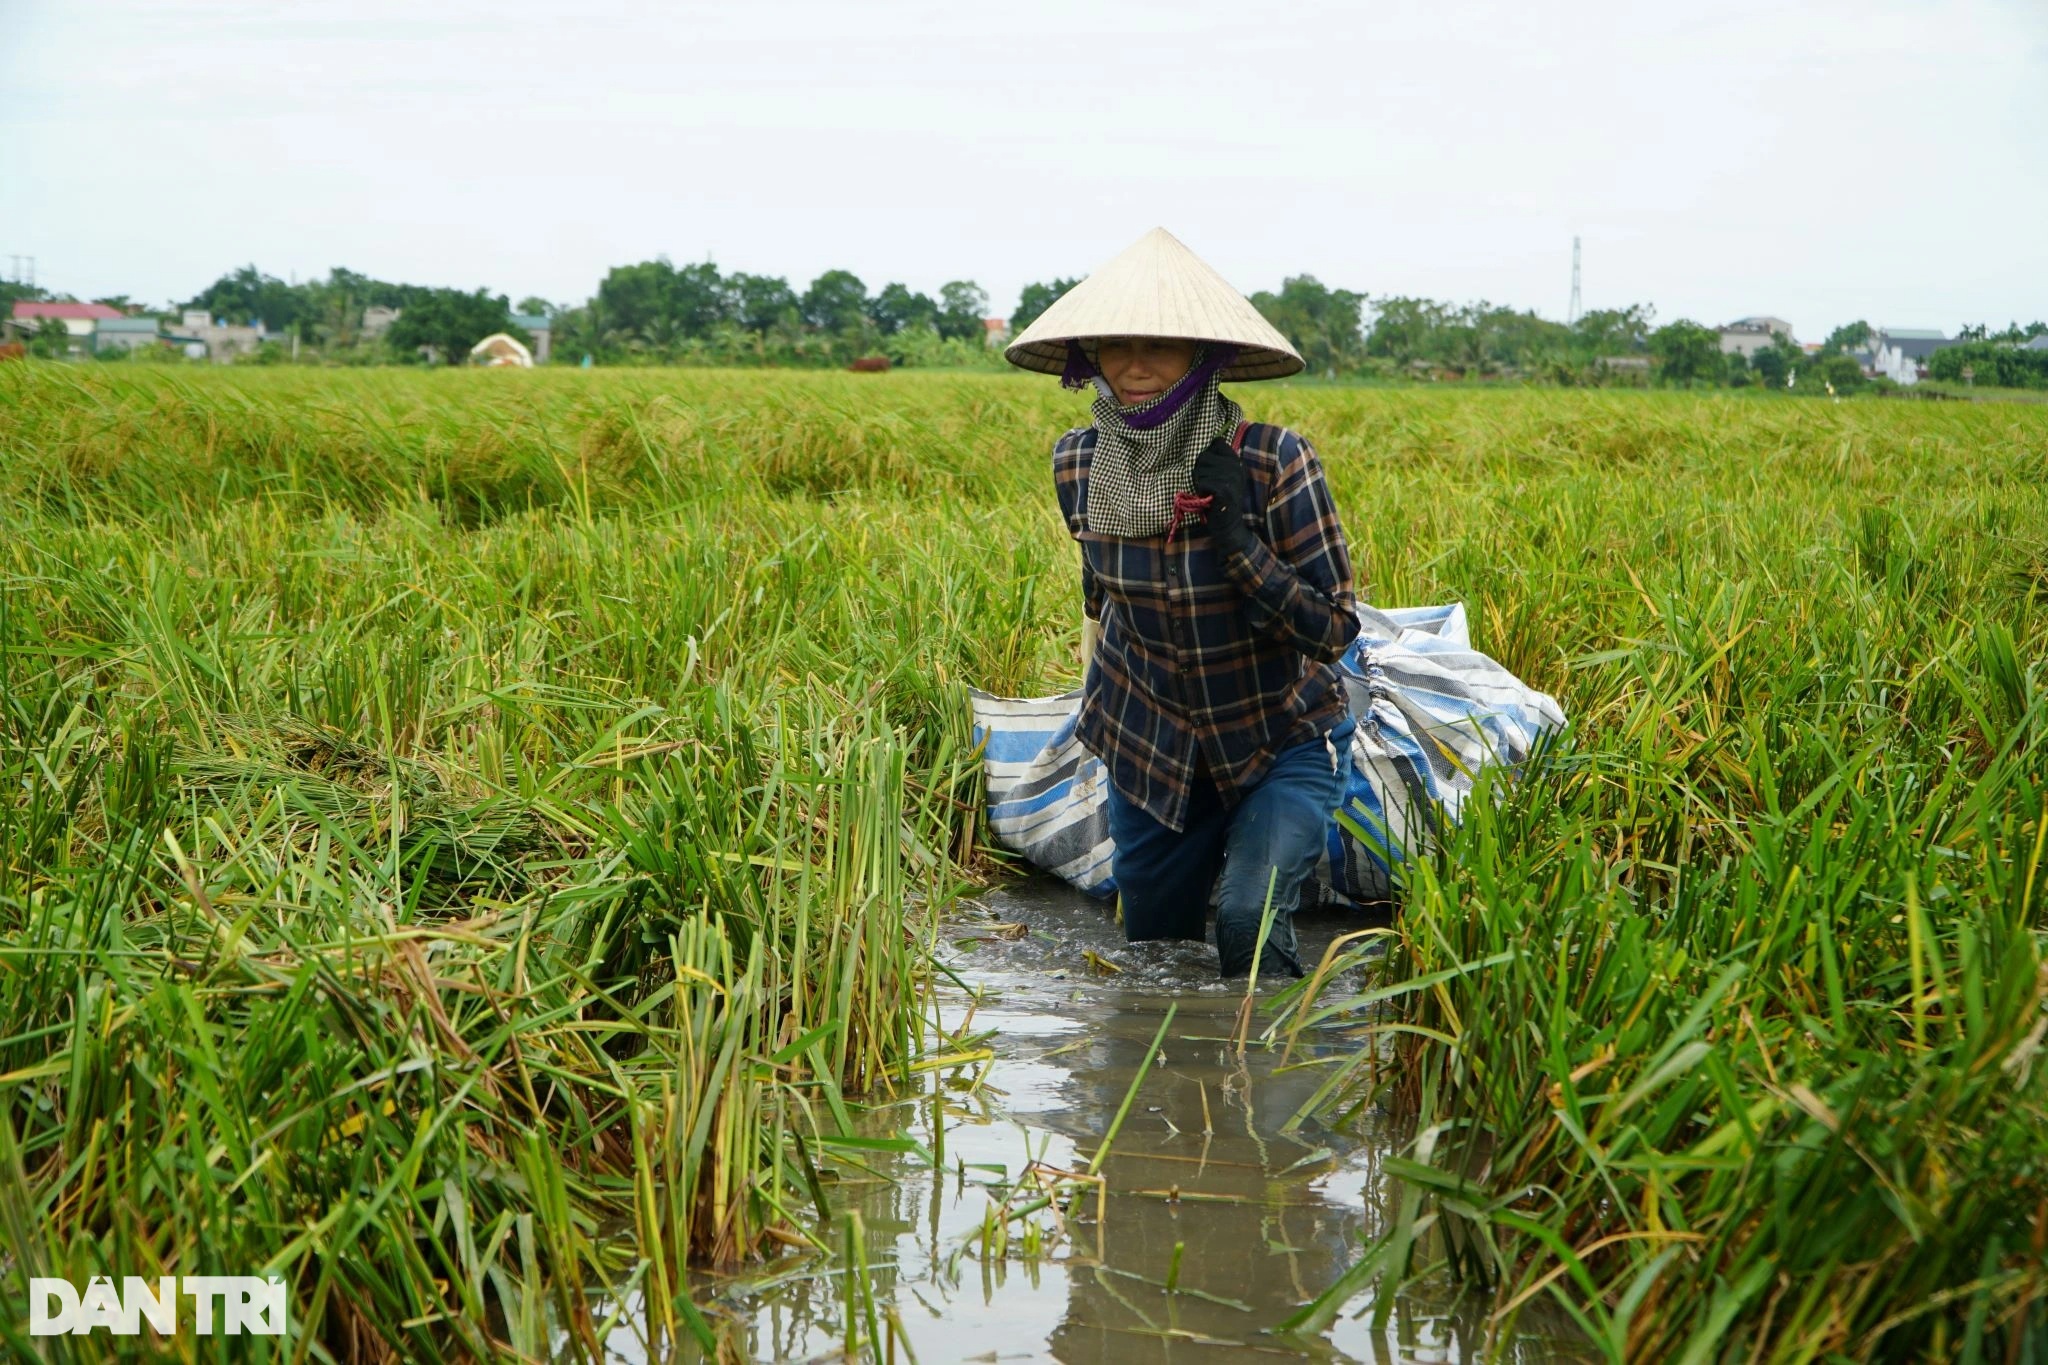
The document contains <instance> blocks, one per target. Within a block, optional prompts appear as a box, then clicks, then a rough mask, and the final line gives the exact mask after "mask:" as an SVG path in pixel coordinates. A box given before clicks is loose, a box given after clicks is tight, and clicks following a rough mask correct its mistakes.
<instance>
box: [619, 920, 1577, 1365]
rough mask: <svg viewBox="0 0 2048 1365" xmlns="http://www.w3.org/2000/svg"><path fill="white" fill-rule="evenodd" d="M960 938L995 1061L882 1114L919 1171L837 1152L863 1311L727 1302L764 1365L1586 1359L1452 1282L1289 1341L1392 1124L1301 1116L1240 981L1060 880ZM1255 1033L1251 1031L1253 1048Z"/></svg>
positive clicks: (858, 1307) (818, 1267)
mask: <svg viewBox="0 0 2048 1365" xmlns="http://www.w3.org/2000/svg"><path fill="white" fill-rule="evenodd" d="M1296 925H1297V929H1298V932H1299V933H1300V936H1301V939H1302V958H1303V961H1304V962H1305V963H1313V962H1314V961H1316V960H1317V959H1318V958H1319V957H1320V956H1321V954H1322V951H1323V949H1324V947H1325V946H1326V945H1327V944H1328V943H1329V942H1330V940H1331V939H1332V938H1334V937H1335V936H1337V935H1338V934H1341V933H1345V932H1348V931H1350V930H1353V929H1356V928H1360V927H1364V926H1363V924H1362V922H1361V921H1360V920H1358V919H1357V918H1356V917H1345V916H1338V915H1318V916H1303V917H1300V918H1298V919H1297V921H1296ZM1020 926H1021V927H1020ZM949 938H950V940H951V941H952V945H953V946H952V950H951V952H950V954H949V957H948V962H949V965H950V966H951V968H952V970H953V972H954V973H955V974H956V975H957V977H958V981H957V983H948V986H947V988H946V990H945V992H944V995H943V1000H944V1019H945V1023H946V1025H947V1027H948V1028H949V1029H956V1028H958V1027H959V1026H960V1025H962V1024H963V1023H964V1024H966V1025H967V1029H966V1033H967V1035H968V1036H973V1035H979V1034H981V1033H983V1032H984V1031H992V1032H993V1036H992V1037H990V1038H988V1039H986V1040H984V1041H985V1045H986V1046H988V1047H990V1048H992V1050H993V1052H994V1061H993V1062H992V1063H991V1064H987V1065H970V1066H963V1067H960V1068H956V1069H954V1070H953V1071H951V1072H948V1073H939V1074H937V1075H935V1076H934V1079H933V1085H932V1087H931V1089H929V1090H928V1091H927V1092H926V1093H925V1094H924V1095H923V1096H921V1097H919V1096H912V1097H909V1098H906V1099H905V1100H903V1101H901V1102H899V1103H897V1104H895V1105H885V1106H881V1107H878V1108H877V1109H875V1110H874V1111H871V1113H870V1115H869V1119H870V1122H871V1124H872V1132H873V1134H874V1135H875V1137H876V1138H877V1139H882V1140H887V1139H890V1138H896V1139H902V1138H908V1139H910V1140H911V1142H912V1143H914V1144H915V1145H916V1146H917V1147H920V1148H922V1151H908V1150H906V1151H884V1150H859V1151H856V1152H854V1153H852V1154H841V1153H839V1152H836V1151H835V1152H834V1154H833V1155H834V1157H835V1161H834V1167H835V1170H836V1176H837V1180H836V1188H835V1189H834V1191H833V1193H832V1199H833V1202H834V1204H835V1205H836V1206H837V1207H838V1208H840V1209H841V1210H845V1209H852V1210H856V1211H857V1213H858V1224H857V1227H858V1229H859V1240H860V1243H861V1249H862V1252H863V1254H864V1256H865V1260H866V1264H867V1274H866V1276H865V1277H860V1278H861V1282H862V1283H863V1284H864V1285H865V1286H867V1287H868V1289H869V1295H867V1296H863V1295H862V1294H860V1293H859V1292H857V1291H855V1292H850V1291H854V1286H852V1285H850V1284H849V1277H848V1274H847V1272H846V1269H845V1267H846V1265H847V1264H848V1262H847V1259H846V1257H845V1256H844V1247H843V1246H835V1253H837V1254H835V1255H834V1256H832V1257H829V1258H828V1257H825V1256H822V1255H818V1256H812V1257H809V1258H799V1259H796V1260H793V1261H789V1262H784V1263H782V1264H781V1265H779V1266H777V1267H775V1268H774V1269H773V1270H770V1271H768V1272H766V1273H758V1274H756V1275H754V1276H752V1277H751V1278H748V1279H742V1280H736V1281H733V1282H731V1283H730V1284H729V1285H726V1286H724V1287H723V1288H722V1289H721V1290H720V1292H718V1293H717V1294H716V1295H715V1301H716V1303H717V1305H718V1307H720V1308H721V1309H723V1310H725V1311H726V1312H727V1313H729V1314H730V1315H733V1316H735V1317H737V1318H739V1319H740V1320H741V1321H744V1322H746V1323H748V1324H749V1330H748V1332H747V1334H746V1335H747V1336H748V1338H749V1347H750V1350H751V1352H752V1354H753V1356H754V1358H755V1359H757V1360H764V1361H765V1360H778V1361H781V1360H795V1361H803V1360H815V1361H824V1360H839V1359H843V1358H844V1345H845V1339H846V1335H847V1322H848V1316H849V1314H850V1313H851V1314H852V1315H853V1316H854V1317H855V1319H856V1321H857V1322H860V1323H863V1324H867V1323H872V1324H875V1325H876V1326H877V1327H878V1329H879V1335H880V1337H881V1338H882V1339H884V1341H885V1346H884V1349H883V1350H881V1351H878V1352H877V1355H879V1356H881V1357H882V1358H889V1352H890V1350H893V1351H894V1352H895V1355H894V1358H895V1359H897V1360H903V1361H910V1360H916V1361H919V1362H923V1365H935V1363H936V1362H956V1361H987V1362H1012V1361H1014V1362H1024V1361H1063V1362H1073V1363H1079V1362H1104V1363H1109V1362H1115V1363H1116V1365H1123V1363H1124V1362H1177V1361H1190V1362H1192V1361H1201V1362H1226V1361H1236V1360H1246V1361H1253V1360H1275V1359H1310V1360H1332V1361H1346V1360H1355V1361H1373V1362H1393V1361H1444V1362H1448V1361H1475V1360H1499V1361H1515V1362H1534V1361H1550V1360H1575V1359H1581V1358H1583V1356H1582V1354H1581V1353H1580V1352H1575V1351H1573V1350H1572V1349H1571V1346H1570V1341H1571V1338H1570V1336H1569V1335H1568V1334H1567V1333H1565V1332H1563V1331H1558V1332H1556V1333H1555V1334H1554V1336H1553V1335H1552V1334H1551V1333H1550V1332H1548V1331H1546V1328H1545V1324H1544V1322H1543V1321H1542V1320H1541V1319H1539V1318H1532V1317H1530V1316H1528V1315H1526V1314H1525V1315H1524V1318H1523V1319H1522V1322H1521V1324H1520V1327H1521V1332H1520V1334H1519V1335H1518V1336H1516V1337H1515V1338H1514V1339H1513V1340H1512V1341H1509V1342H1504V1343H1496V1344H1495V1345H1494V1346H1493V1348H1492V1349H1491V1350H1490V1351H1489V1350H1487V1349H1485V1348H1486V1334H1485V1317H1484V1313H1483V1311H1480V1310H1478V1309H1477V1308H1476V1307H1472V1306H1467V1307H1465V1308H1463V1309H1460V1308H1459V1307H1457V1306H1456V1304H1455V1303H1454V1301H1453V1297H1452V1295H1451V1292H1450V1290H1449V1288H1448V1287H1444V1288H1443V1289H1442V1290H1441V1292H1439V1293H1438V1294H1437V1295H1436V1296H1435V1297H1432V1296H1431V1295H1430V1294H1429V1293H1427V1292H1424V1291H1415V1292H1412V1293H1410V1294H1406V1295H1404V1296H1403V1297H1402V1298H1401V1299H1400V1300H1399V1301H1397V1303H1396V1305H1395V1307H1394V1311H1393V1314H1392V1318H1391V1321H1390V1322H1389V1323H1388V1324H1387V1326H1386V1327H1385V1328H1384V1329H1379V1330H1376V1329H1375V1328H1374V1326H1373V1322H1372V1318H1373V1313H1372V1308H1373V1305H1372V1303H1371V1302H1370V1300H1369V1299H1368V1298H1366V1297H1364V1296H1361V1297H1360V1298H1359V1299H1358V1300H1357V1301H1356V1302H1354V1303H1352V1304H1350V1305H1349V1306H1348V1307H1347V1308H1346V1309H1345V1311H1344V1312H1343V1313H1342V1314H1341V1315H1339V1317H1338V1318H1337V1320H1336V1321H1335V1323H1334V1324H1333V1325H1332V1326H1331V1327H1330V1329H1329V1330H1328V1331H1327V1332H1325V1333H1322V1334H1320V1335H1310V1336H1295V1335H1281V1334H1278V1333H1276V1331H1275V1330H1274V1329H1275V1328H1276V1327H1277V1326H1278V1325H1279V1324H1280V1323H1281V1322H1282V1321H1283V1320H1284V1319H1286V1318H1287V1317H1288V1316H1289V1315H1291V1314H1293V1313H1294V1312H1295V1311H1296V1310H1297V1309H1299V1308H1300V1307H1301V1306H1302V1305H1304V1304H1306V1303H1307V1302H1309V1300H1311V1299H1313V1298H1315V1297H1316V1296H1317V1295H1318V1294H1319V1293H1321V1292H1322V1291H1323V1290H1324V1289H1325V1288H1327V1287H1328V1286H1329V1285H1330V1284H1331V1283H1333V1282H1334V1281H1335V1280H1336V1279H1337V1277H1338V1276H1339V1275H1341V1274H1342V1273H1343V1272H1344V1270H1345V1269H1346V1268H1347V1267H1349V1266H1350V1265H1351V1264H1352V1263H1353V1262H1354V1261H1355V1260H1356V1258H1357V1257H1358V1255H1359V1253H1360V1250H1361V1246H1362V1237H1363V1236H1364V1235H1365V1234H1367V1233H1369V1232H1370V1231H1371V1230H1372V1229H1374V1228H1375V1227H1376V1226H1377V1224H1378V1220H1379V1219H1380V1217H1381V1211H1380V1205H1379V1200H1380V1199H1381V1198H1382V1197H1383V1196H1382V1191H1381V1182H1380V1180H1379V1178H1378V1174H1377V1166H1378V1163H1379V1160H1380V1159H1381V1157H1383V1156H1384V1155H1385V1154H1387V1152H1388V1151H1389V1150H1390V1149H1391V1148H1392V1147H1393V1145H1394V1144H1395V1142H1396V1141H1397V1134H1396V1132H1395V1130H1394V1128H1393V1126H1392V1124H1391V1122H1390V1121H1388V1120H1383V1119H1380V1118H1378V1117H1377V1116H1375V1115H1371V1114H1367V1115H1364V1116H1361V1117H1360V1118H1359V1119H1357V1120H1355V1121H1354V1122H1353V1124H1352V1125H1351V1126H1350V1127H1349V1128H1348V1129H1347V1130H1346V1131H1343V1132H1338V1131H1334V1130H1332V1129H1330V1128H1328V1127H1326V1126H1325V1125H1324V1124H1323V1123H1322V1122H1320V1121H1319V1120H1318V1119H1317V1118H1316V1117H1314V1116H1313V1115H1310V1116H1307V1117H1302V1118H1297V1113H1298V1111H1301V1110H1302V1109H1303V1108H1304V1106H1305V1105H1306V1104H1307V1103H1308V1101H1309V1100H1310V1098H1311V1096H1312V1095H1313V1093H1314V1091H1315V1088H1316V1086H1317V1085H1318V1084H1319V1082H1320V1079H1321V1072H1320V1070H1319V1069H1318V1068H1314V1067H1308V1068H1299V1067H1297V1068H1295V1069H1288V1070H1282V1069H1279V1068H1278V1065H1277V1064H1278V1062H1279V1060H1280V1053H1279V1051H1278V1050H1277V1049H1274V1050H1269V1049H1267V1048H1265V1047H1262V1046H1259V1045H1258V1044H1257V1042H1256V1041H1254V1042H1253V1045H1252V1046H1250V1047H1249V1048H1246V1049H1244V1050H1243V1051H1242V1052H1241V1053H1240V1050H1239V1048H1238V1046H1237V1045H1236V1043H1235V1041H1234V1039H1233V1034H1234V1032H1235V1030H1236V1027H1237V1021H1238V1011H1239V1006H1240V1004H1241V1002H1242V1001H1243V983H1242V981H1240V982H1238V983H1237V984H1236V986H1235V987H1234V988H1233V987H1230V986H1227V985H1226V984H1225V983H1223V982H1222V981H1220V980H1219V979H1218V978H1217V976H1216V970H1215V957H1214V952H1213V950H1212V949H1210V948H1209V947H1207V946H1206V945H1201V944H1157V943H1155V944H1137V945H1131V944H1126V943H1125V942H1124V941H1123V937H1122V934H1121V932H1120V931H1119V930H1118V929H1117V928H1116V926H1115V924H1114V923H1113V922H1112V921H1111V919H1110V911H1109V907H1108V906H1105V905H1104V904H1102V903H1100V902H1096V901H1093V900H1091V899H1089V898H1088V897H1086V896H1084V895H1081V894H1079V893H1077V892H1074V891H1071V890H1070V889H1068V888H1067V887H1065V886H1064V885H1061V884H1059V883H1057V882H1054V881H1051V880H1049V879H1033V880H1030V881H1026V882H1023V883H1020V884H1018V885H1017V886H1014V887H1012V888H1010V889H1008V890H1005V891H1000V892H995V893H992V894H989V895H986V896H984V897H982V898H981V900H980V902H979V903H978V907H968V908H967V910H966V913H964V914H963V915H962V917H961V918H960V919H959V921H958V922H957V924H955V925H953V926H952V927H951V929H950V932H949ZM1169 1006H1171V1007H1173V1010H1174V1017H1173V1020H1172V1023H1171V1026H1170V1027H1169V1028H1168V1029H1167V1031H1166V1033H1165V1036H1164V1039H1163V1042H1162V1044H1161V1047H1160V1050H1159V1053H1158V1055H1157V1056H1155V1057H1154V1059H1153V1063H1152V1065H1151V1066H1150V1067H1149V1068H1148V1069H1147V1071H1146V1074H1145V1076H1144V1079H1143V1081H1142V1083H1141V1084H1140V1085H1139V1086H1138V1088H1137V1090H1136V1091H1135V1095H1134V1098H1133V1100H1132V1103H1131V1105H1130V1107H1129V1109H1128V1111H1127V1112H1126V1114H1125V1117H1124V1119H1123V1122H1122V1126H1121V1128H1120V1129H1118V1130H1117V1133H1116V1136H1115V1139H1114V1141H1113V1142H1112V1144H1111V1146H1110V1151H1109V1153H1108V1155H1107V1156H1106V1157H1105V1158H1103V1159H1102V1160H1101V1161H1100V1163H1099V1169H1098V1170H1097V1172H1096V1174H1097V1175H1099V1176H1100V1177H1101V1181H1100V1185H1099V1187H1098V1186H1095V1185H1086V1186H1082V1185H1081V1183H1080V1182H1079V1181H1077V1180H1073V1179H1068V1178H1066V1175H1067V1173H1070V1174H1071V1175H1072V1176H1075V1177H1079V1176H1085V1175H1086V1173H1087V1171H1088V1168H1089V1167H1090V1165H1091V1163H1095V1162H1096V1160H1097V1154H1098V1152H1099V1150H1100V1147H1101V1144H1102V1141H1103V1137H1104V1135H1105V1134H1106V1133H1108V1132H1109V1131H1110V1130H1111V1127H1112V1125H1113V1124H1114V1123H1115V1120H1116V1116H1117V1113H1118V1111H1119V1108H1120V1107H1121V1106H1122V1105H1123V1103H1124V1100H1125V1096H1126V1095H1127V1094H1128V1093H1131V1082H1132V1079H1133V1077H1134V1076H1135V1075H1136V1074H1137V1072H1138V1070H1139V1068H1140V1067H1141V1066H1144V1064H1145V1061H1146V1058H1147V1056H1148V1055H1150V1054H1151V1053H1152V1044H1153V1040H1154V1038H1155V1036H1157V1035H1158V1034H1159V1030H1160V1026H1161V1022H1162V1020H1163V1019H1164V1018H1165V1017H1166V1013H1167V1010H1168V1008H1169ZM1263 1027H1264V1019H1263V1016H1261V1018H1260V1020H1259V1021H1258V1022H1256V1023H1255V1024H1254V1026H1253V1030H1252V1032H1253V1037H1254V1040H1256V1036H1257V1034H1258V1032H1259V1031H1260V1030H1261V1029H1262V1028H1263ZM1354 1027H1355V1026H1354ZM1303 1041H1304V1047H1302V1048H1297V1049H1296V1051H1295V1054H1294V1058H1293V1060H1294V1061H1296V1062H1300V1061H1301V1060H1303V1058H1304V1057H1305V1056H1309V1055H1313V1053H1314V1050H1315V1049H1316V1048H1322V1049H1327V1048H1330V1047H1334V1046H1348V1047H1356V1046H1358V1043H1357V1042H1356V1041H1355V1040H1349V1039H1347V1038H1345V1037H1344V1036H1343V1035H1342V1034H1329V1035H1325V1036H1324V1037H1322V1038H1320V1039H1317V1040H1316V1041H1315V1042H1314V1043H1313V1044H1309V1043H1308V1040H1307V1039H1304V1040H1303ZM941 1115H943V1118H941V1117H940V1116H941ZM842 1155H847V1157H848V1159H839V1158H841V1157H842ZM1077 1187H1079V1188H1083V1189H1084V1192H1083V1194H1082V1196H1081V1198H1080V1199H1079V1201H1078V1209H1077V1211H1076V1212H1075V1214H1074V1216H1073V1217H1071V1218H1068V1219H1062V1218H1061V1216H1060V1211H1059V1207H1058V1206H1059V1204H1062V1203H1064V1202H1065V1201H1064V1199H1060V1200H1056V1201H1055V1202H1054V1204H1052V1205H1049V1206H1047V1207H1045V1208H1040V1209H1037V1210H1035V1211H1033V1212H1028V1213H1021V1214H1020V1213H1019V1211H1020V1210H1022V1209H1025V1208H1026V1207H1027V1206H1028V1205H1031V1204H1034V1203H1037V1202H1039V1198H1042V1197H1043V1195H1044V1194H1045V1192H1046V1191H1047V1190H1048V1189H1054V1188H1057V1189H1059V1190H1066V1191H1071V1190H1073V1189H1075V1188H1077ZM1098 1189H1099V1194H1100V1209H1101V1214H1100V1217H1099V1218H1098V1217H1097V1213H1096V1210H1097V1207H1098V1204H1097V1199H1098V1194H1097V1192H1096V1191H1097V1190H1098ZM1034 1196H1038V1198H1034ZM1010 1215H1016V1216H1010ZM848 1226H856V1225H852V1224H849V1225H848ZM998 1228H1000V1229H1002V1231H1001V1232H1000V1233H998V1232H997V1231H996V1229H998ZM839 1235H840V1238H841V1240H842V1241H843V1239H844V1237H845V1236H847V1235H849V1234H848V1233H847V1231H846V1230H845V1228H842V1229H841V1230H840V1234H839ZM1005 1242H1006V1245H1005ZM1169 1284H1171V1285H1172V1286H1173V1289H1172V1292H1169V1290H1168V1287H1167V1286H1168V1285H1169ZM863 1334H865V1332H863ZM614 1340H615V1341H616V1340H617V1338H615V1339H614ZM889 1342H893V1345H890V1344H888V1343H889ZM631 1358H633V1357H632V1356H630V1355H623V1356H621V1359H631Z"/></svg>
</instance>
